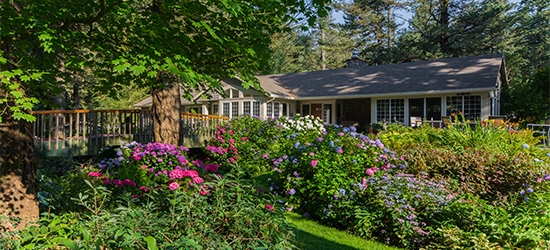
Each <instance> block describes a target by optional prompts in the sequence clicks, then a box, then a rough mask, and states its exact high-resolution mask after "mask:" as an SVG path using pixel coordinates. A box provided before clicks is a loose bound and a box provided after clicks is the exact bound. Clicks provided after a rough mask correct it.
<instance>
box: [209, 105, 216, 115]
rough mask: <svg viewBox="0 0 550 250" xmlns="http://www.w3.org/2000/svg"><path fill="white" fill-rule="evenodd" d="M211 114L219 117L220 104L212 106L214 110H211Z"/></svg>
mask: <svg viewBox="0 0 550 250" xmlns="http://www.w3.org/2000/svg"><path fill="white" fill-rule="evenodd" d="M210 113H211V114H213V115H217V114H218V104H214V105H212V110H211V112H210Z"/></svg>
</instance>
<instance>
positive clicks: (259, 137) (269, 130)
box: [204, 116, 282, 177]
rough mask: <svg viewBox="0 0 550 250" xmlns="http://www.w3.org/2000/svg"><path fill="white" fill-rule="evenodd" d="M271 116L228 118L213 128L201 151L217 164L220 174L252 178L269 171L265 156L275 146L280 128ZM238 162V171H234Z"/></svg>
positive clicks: (274, 148)
mask: <svg viewBox="0 0 550 250" xmlns="http://www.w3.org/2000/svg"><path fill="white" fill-rule="evenodd" d="M278 124H279V123H278V121H277V120H275V119H266V120H261V119H259V118H255V117H251V116H241V117H238V118H234V119H232V120H231V121H230V122H228V123H226V124H225V125H224V126H222V127H217V131H216V133H215V137H214V138H213V139H211V140H210V141H209V142H208V143H207V145H206V147H205V148H204V151H205V152H206V154H207V155H208V157H209V158H210V161H211V162H213V163H216V164H218V165H219V166H220V173H233V174H240V175H244V176H247V177H253V176H256V175H259V174H262V173H265V172H267V171H269V170H270V166H269V155H271V154H272V152H273V150H276V148H277V141H278V138H279V137H280V136H281V133H282V128H281V127H280V126H279V125H278ZM235 164H239V165H240V168H239V170H241V171H242V173H235V170H236V169H235V168H234V165H235Z"/></svg>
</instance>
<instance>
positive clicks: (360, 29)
mask: <svg viewBox="0 0 550 250" xmlns="http://www.w3.org/2000/svg"><path fill="white" fill-rule="evenodd" d="M340 8H341V9H342V11H344V13H345V15H344V21H345V23H344V25H343V27H344V29H345V30H346V31H347V35H348V36H349V37H351V38H352V39H353V40H354V43H355V48H356V49H358V50H359V54H360V55H361V57H362V58H363V59H364V60H365V61H367V62H368V63H369V64H386V63H390V62H392V58H393V57H392V50H393V47H394V42H395V39H396V38H395V34H396V32H397V22H396V15H395V12H396V10H397V9H399V8H402V4H401V3H400V2H398V1H395V0H374V1H373V0H354V1H351V2H345V1H344V2H343V3H341V4H340Z"/></svg>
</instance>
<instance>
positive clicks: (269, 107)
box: [267, 102, 273, 117]
mask: <svg viewBox="0 0 550 250" xmlns="http://www.w3.org/2000/svg"><path fill="white" fill-rule="evenodd" d="M267 117H273V103H272V102H269V103H267Z"/></svg>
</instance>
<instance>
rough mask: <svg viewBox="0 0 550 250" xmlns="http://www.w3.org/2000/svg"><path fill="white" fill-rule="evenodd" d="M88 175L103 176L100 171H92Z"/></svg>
mask: <svg viewBox="0 0 550 250" xmlns="http://www.w3.org/2000/svg"><path fill="white" fill-rule="evenodd" d="M88 176H90V177H96V178H97V177H100V176H101V173H100V172H90V173H89V174H88Z"/></svg>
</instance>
